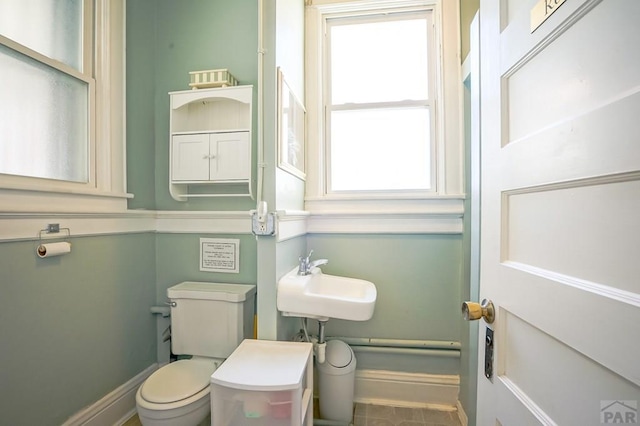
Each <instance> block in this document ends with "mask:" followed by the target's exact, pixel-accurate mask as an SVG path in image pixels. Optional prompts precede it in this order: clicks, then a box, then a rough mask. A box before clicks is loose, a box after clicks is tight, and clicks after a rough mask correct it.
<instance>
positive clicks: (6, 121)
mask: <svg viewBox="0 0 640 426" xmlns="http://www.w3.org/2000/svg"><path fill="white" fill-rule="evenodd" d="M88 91H89V88H88V85H87V83H85V82H83V81H79V80H76V79H75V78H73V77H70V76H68V75H67V74H64V73H61V72H60V71H57V70H55V69H53V68H50V67H48V66H46V65H43V64H41V63H40V62H37V61H35V60H33V59H30V58H27V57H25V56H24V55H21V54H19V53H17V52H15V51H13V50H11V49H9V48H7V47H4V46H0V93H1V94H2V98H1V99H0V117H1V119H0V173H6V174H14V175H23V176H31V177H40V178H49V179H59V180H68V181H75V182H87V179H88V171H87V168H88V166H87V165H88V107H89V106H88Z"/></svg>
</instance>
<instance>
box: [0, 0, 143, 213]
mask: <svg viewBox="0 0 640 426" xmlns="http://www.w3.org/2000/svg"><path fill="white" fill-rule="evenodd" d="M86 1H87V3H91V7H88V8H86V9H85V10H93V11H94V16H96V17H97V19H96V20H95V40H94V41H93V42H94V43H95V45H96V47H95V51H94V59H93V67H92V68H93V73H94V75H95V89H94V90H90V92H91V93H93V95H90V96H94V98H95V114H93V115H92V116H91V117H90V118H89V126H90V128H91V132H90V134H91V137H93V138H95V144H94V145H93V146H94V149H93V150H92V152H90V161H92V162H93V164H92V166H91V168H90V171H91V172H90V173H91V175H92V176H91V178H90V180H89V183H74V182H64V181H56V180H50V179H38V178H30V177H23V176H12V175H3V174H0V206H1V207H0V211H1V212H96V211H105V212H108V211H123V210H126V209H127V201H126V200H127V198H131V196H130V195H129V194H127V193H126V177H125V173H126V169H125V139H126V125H125V114H126V110H125V41H126V40H125V0H95V2H92V0H86ZM92 19H93V18H92Z"/></svg>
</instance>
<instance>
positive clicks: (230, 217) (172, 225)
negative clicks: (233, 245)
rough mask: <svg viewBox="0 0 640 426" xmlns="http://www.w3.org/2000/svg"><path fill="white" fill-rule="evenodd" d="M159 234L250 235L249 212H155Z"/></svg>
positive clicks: (156, 229)
mask: <svg viewBox="0 0 640 426" xmlns="http://www.w3.org/2000/svg"><path fill="white" fill-rule="evenodd" d="M155 218H156V228H155V231H156V232H159V233H180V234H189V233H198V234H200V233H211V234H250V233H251V213H250V212H249V211H157V212H155Z"/></svg>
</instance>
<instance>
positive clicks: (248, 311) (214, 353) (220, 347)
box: [167, 281, 256, 358]
mask: <svg viewBox="0 0 640 426" xmlns="http://www.w3.org/2000/svg"><path fill="white" fill-rule="evenodd" d="M255 294H256V286H254V285H247V284H219V283H206V282H193V281H186V282H183V283H180V284H178V285H175V286H173V287H170V288H168V289H167V296H168V297H169V299H170V300H171V302H172V303H171V348H172V350H173V353H174V354H176V355H199V356H205V357H211V358H227V357H228V356H229V355H231V353H232V352H233V351H234V350H235V349H236V348H237V347H238V345H239V344H240V342H242V340H243V339H245V338H251V337H253V314H254V311H255V309H254V306H255V305H254V300H255Z"/></svg>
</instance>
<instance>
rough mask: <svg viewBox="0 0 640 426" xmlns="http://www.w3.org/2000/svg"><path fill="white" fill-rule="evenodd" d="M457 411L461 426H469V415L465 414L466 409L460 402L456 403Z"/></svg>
mask: <svg viewBox="0 0 640 426" xmlns="http://www.w3.org/2000/svg"><path fill="white" fill-rule="evenodd" d="M456 411H457V412H458V420H460V424H461V425H462V426H467V425H468V424H469V417H467V413H465V412H464V407H463V406H462V404H461V403H460V401H458V402H457V403H456Z"/></svg>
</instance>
